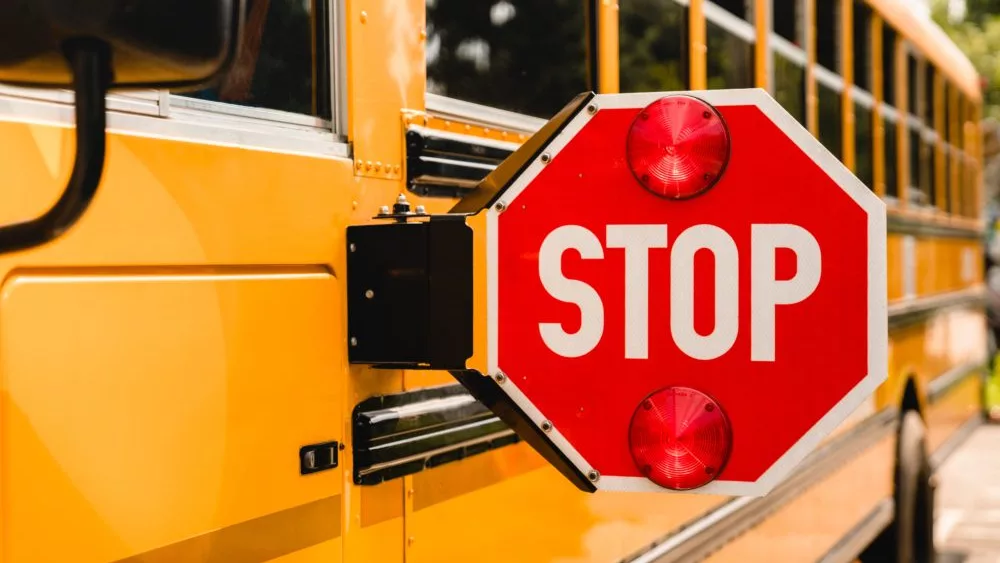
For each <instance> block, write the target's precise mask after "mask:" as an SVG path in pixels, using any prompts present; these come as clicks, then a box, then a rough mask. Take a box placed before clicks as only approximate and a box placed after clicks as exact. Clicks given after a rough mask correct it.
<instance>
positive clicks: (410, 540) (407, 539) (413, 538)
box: [406, 536, 417, 545]
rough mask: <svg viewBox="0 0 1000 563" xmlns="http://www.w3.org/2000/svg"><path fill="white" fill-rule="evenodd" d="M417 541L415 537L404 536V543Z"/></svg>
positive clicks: (409, 543) (410, 543)
mask: <svg viewBox="0 0 1000 563" xmlns="http://www.w3.org/2000/svg"><path fill="white" fill-rule="evenodd" d="M415 541H417V538H415V537H413V536H410V537H408V538H406V545H413V542H415Z"/></svg>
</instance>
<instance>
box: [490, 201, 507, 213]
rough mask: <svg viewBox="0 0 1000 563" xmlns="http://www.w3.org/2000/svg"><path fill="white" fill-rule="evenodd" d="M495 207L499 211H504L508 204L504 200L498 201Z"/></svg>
mask: <svg viewBox="0 0 1000 563" xmlns="http://www.w3.org/2000/svg"><path fill="white" fill-rule="evenodd" d="M493 209H496V210H497V213H503V211H504V209H507V204H506V203H504V202H502V201H498V202H496V204H495V205H494V206H493Z"/></svg>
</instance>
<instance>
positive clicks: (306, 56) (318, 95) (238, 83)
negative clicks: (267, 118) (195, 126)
mask: <svg viewBox="0 0 1000 563" xmlns="http://www.w3.org/2000/svg"><path fill="white" fill-rule="evenodd" d="M328 5H329V3H328V2H327V0H307V1H303V0H250V1H248V2H247V5H246V6H247V7H246V14H247V15H246V24H245V26H244V30H243V43H242V48H241V49H240V53H239V55H238V56H237V58H236V61H235V63H234V65H233V67H232V69H231V70H230V71H229V72H228V73H227V75H226V76H225V77H223V79H222V80H221V82H220V83H219V84H218V85H217V86H216V87H214V88H210V89H206V90H199V91H197V92H190V93H184V94H181V96H183V97H191V98H199V99H203V100H211V101H217V102H226V103H230V104H239V105H244V106H253V107H259V108H266V109H274V110H281V111H286V112H292V113H302V114H307V115H313V116H317V117H322V118H325V119H330V114H331V111H330V107H331V97H330V90H329V88H330V78H329V68H330V64H329V59H328V58H327V56H326V55H325V54H326V53H329V36H330V34H329V21H330V19H329V13H328V12H327V6H328ZM314 53H316V54H318V55H316V56H314ZM317 77H318V80H317Z"/></svg>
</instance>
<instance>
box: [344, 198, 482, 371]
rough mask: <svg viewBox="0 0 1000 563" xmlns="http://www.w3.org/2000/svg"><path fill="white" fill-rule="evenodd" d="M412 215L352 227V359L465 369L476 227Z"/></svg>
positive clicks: (456, 218)
mask: <svg viewBox="0 0 1000 563" xmlns="http://www.w3.org/2000/svg"><path fill="white" fill-rule="evenodd" d="M408 211H409V210H408V209H406V210H405V211H400V210H394V212H393V213H382V214H380V215H379V217H378V218H380V219H392V220H393V222H391V223H382V224H375V225H360V226H354V227H348V228H347V330H348V360H349V361H350V363H352V364H371V365H373V366H375V367H382V368H389V369H404V368H405V369H464V368H465V362H466V360H468V359H469V357H471V356H472V317H473V311H472V229H471V228H469V226H468V225H466V223H465V215H458V214H456V215H448V214H446V215H427V214H412V213H409V212H408ZM408 219H409V220H408Z"/></svg>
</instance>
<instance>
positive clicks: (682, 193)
mask: <svg viewBox="0 0 1000 563" xmlns="http://www.w3.org/2000/svg"><path fill="white" fill-rule="evenodd" d="M625 155H626V158H627V159H628V165H629V168H631V169H632V174H634V175H635V177H636V179H637V180H639V182H640V183H641V184H642V185H643V186H645V188H646V189H647V190H649V191H651V192H653V193H654V194H656V195H659V196H663V197H669V198H673V199H684V198H688V197H692V196H696V195H698V194H700V193H702V192H704V191H705V190H707V189H708V188H711V187H712V185H713V184H715V182H716V181H717V180H718V179H719V177H720V176H721V175H722V171H723V169H724V168H725V167H726V163H727V162H728V161H729V132H728V130H727V129H726V124H725V122H723V120H722V116H721V115H719V113H718V112H717V111H715V108H713V107H712V106H710V105H708V104H706V103H705V102H703V101H701V100H699V99H697V98H692V97H691V96H684V95H674V96H666V97H663V98H660V99H659V100H656V101H655V102H653V103H651V104H649V105H648V106H646V107H645V108H644V109H643V110H642V111H641V112H639V115H638V116H637V117H636V118H635V121H633V122H632V127H631V128H630V129H629V132H628V139H627V140H626V143H625Z"/></svg>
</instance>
